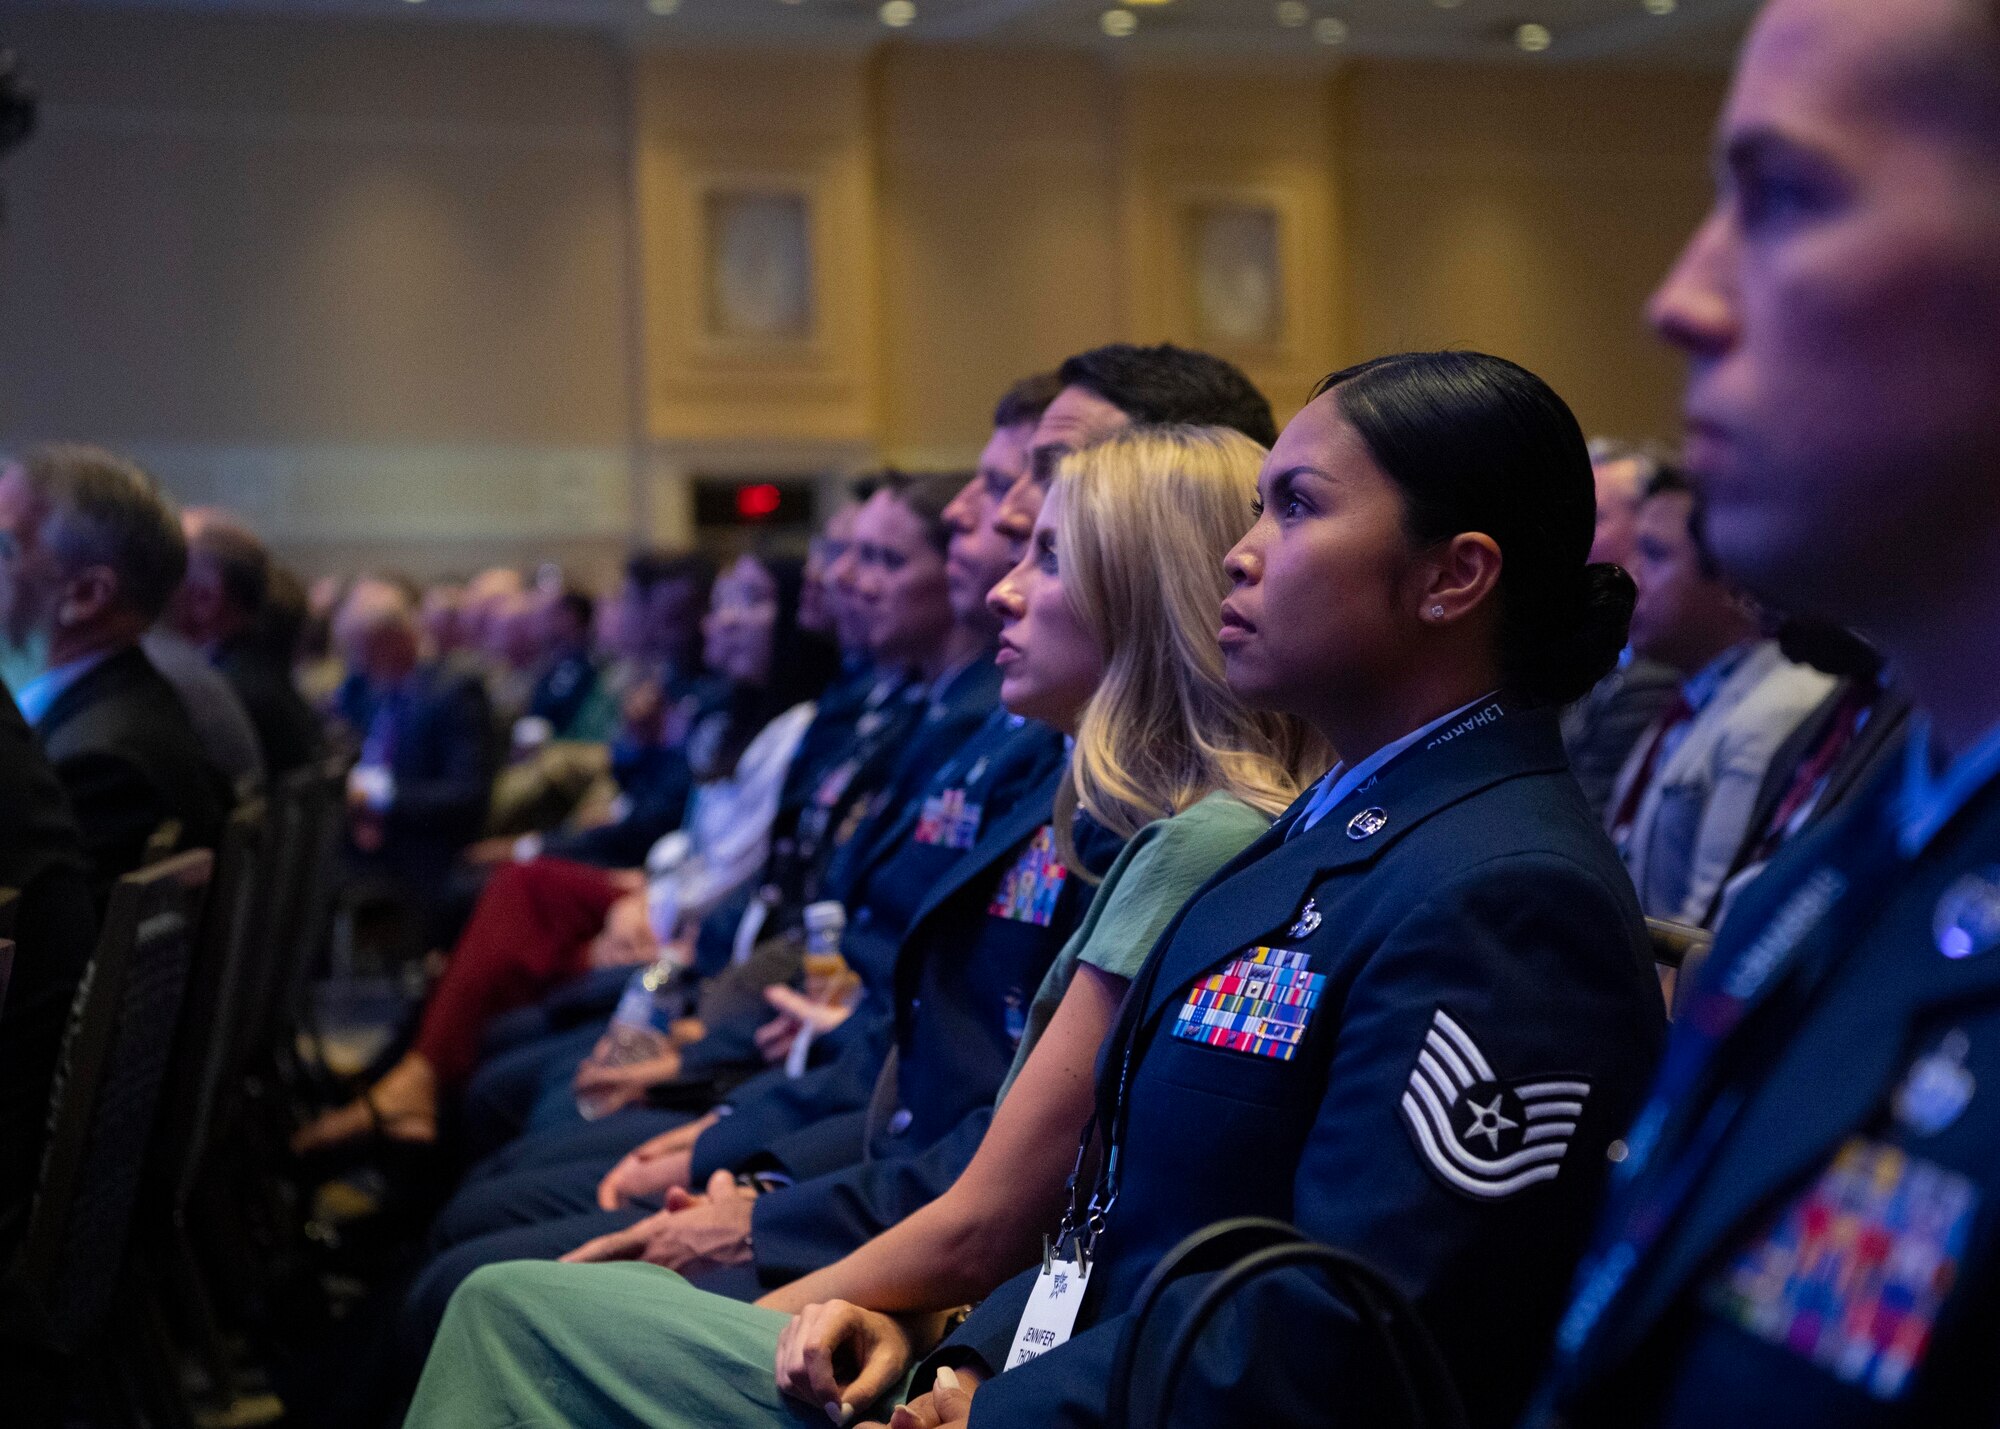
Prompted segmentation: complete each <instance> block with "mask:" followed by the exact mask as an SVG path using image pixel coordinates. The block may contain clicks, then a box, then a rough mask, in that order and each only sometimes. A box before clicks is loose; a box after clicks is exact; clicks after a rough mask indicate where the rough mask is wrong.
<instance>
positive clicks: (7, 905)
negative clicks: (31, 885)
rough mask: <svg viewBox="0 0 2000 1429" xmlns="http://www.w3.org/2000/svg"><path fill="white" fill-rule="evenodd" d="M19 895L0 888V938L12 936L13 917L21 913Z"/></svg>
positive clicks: (13, 891)
mask: <svg viewBox="0 0 2000 1429" xmlns="http://www.w3.org/2000/svg"><path fill="white" fill-rule="evenodd" d="M20 905H21V895H20V893H19V891H18V890H16V889H12V888H0V938H11V937H13V936H14V917H15V915H16V914H17V913H19V912H20V911H21V906H20Z"/></svg>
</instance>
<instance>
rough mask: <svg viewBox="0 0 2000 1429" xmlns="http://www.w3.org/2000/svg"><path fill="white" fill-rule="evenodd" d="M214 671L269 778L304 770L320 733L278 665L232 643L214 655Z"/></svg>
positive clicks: (244, 644)
mask: <svg viewBox="0 0 2000 1429" xmlns="http://www.w3.org/2000/svg"><path fill="white" fill-rule="evenodd" d="M215 668H216V669H217V670H219V671H221V673H222V678H223V679H225V680H227V681H229V684H230V687H231V688H232V689H234V690H235V691H236V697H237V698H238V699H239V700H241V701H242V702H243V709H244V711H245V713H247V714H248V715H249V716H250V725H251V728H253V729H255V730H256V732H257V744H258V746H259V748H261V749H262V750H263V752H264V769H265V772H266V773H267V774H269V775H270V777H271V778H273V779H275V778H277V777H278V776H279V775H281V774H289V773H291V772H292V770H294V769H303V768H304V767H305V766H306V765H308V764H310V763H312V762H313V761H314V760H315V759H318V758H319V757H320V754H321V752H322V750H323V746H324V744H325V732H324V730H323V729H322V728H321V727H320V721H319V716H318V715H316V714H314V713H313V710H312V706H311V705H308V704H307V703H306V702H305V698H304V696H302V695H300V694H299V689H298V686H297V685H295V684H294V683H293V682H292V672H291V671H290V670H288V669H286V668H285V665H284V662H283V661H281V660H275V659H272V658H271V657H270V656H269V655H266V654H265V653H264V652H263V651H261V650H259V649H258V648H257V646H256V645H255V643H253V642H252V641H249V640H244V639H237V640H229V641H225V642H223V644H222V645H221V646H220V647H219V648H218V649H217V650H216V652H215Z"/></svg>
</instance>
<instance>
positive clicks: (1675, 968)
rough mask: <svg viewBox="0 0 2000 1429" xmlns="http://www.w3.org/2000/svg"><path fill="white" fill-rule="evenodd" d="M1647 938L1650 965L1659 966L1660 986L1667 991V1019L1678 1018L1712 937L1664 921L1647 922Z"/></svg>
mask: <svg viewBox="0 0 2000 1429" xmlns="http://www.w3.org/2000/svg"><path fill="white" fill-rule="evenodd" d="M1646 937H1647V939H1648V940H1649V941H1651V943H1652V945H1653V961H1654V962H1656V963H1658V964H1659V965H1660V969H1661V972H1660V982H1661V984H1662V985H1663V986H1664V987H1666V988H1667V990H1668V992H1667V1016H1668V1017H1669V1018H1678V1017H1679V1016H1680V1015H1681V1008H1682V1007H1683V1006H1685V1005H1686V1003H1687V998H1688V989H1689V988H1691V987H1693V986H1694V980H1695V974H1696V973H1697V972H1699V971H1700V970H1701V965H1702V963H1703V961H1704V960H1706V959H1707V957H1708V950H1709V949H1710V948H1712V947H1714V946H1715V934H1713V933H1711V932H1709V931H1708V929H1706V928H1703V927H1700V926H1698V925H1697V924H1694V923H1673V922H1669V921H1668V920H1667V919H1665V918H1648V919H1647V920H1646Z"/></svg>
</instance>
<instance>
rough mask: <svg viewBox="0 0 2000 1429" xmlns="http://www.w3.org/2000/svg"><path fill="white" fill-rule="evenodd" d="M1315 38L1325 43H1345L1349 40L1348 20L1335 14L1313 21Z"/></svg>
mask: <svg viewBox="0 0 2000 1429" xmlns="http://www.w3.org/2000/svg"><path fill="white" fill-rule="evenodd" d="M1313 38H1314V39H1315V40H1318V41H1319V42H1320V43H1321V44H1323V45H1338V44H1343V43H1345V42H1346V40H1347V21H1345V20H1342V19H1340V18H1338V17H1337V16H1334V15H1327V16H1324V17H1322V18H1320V19H1318V20H1315V21H1313Z"/></svg>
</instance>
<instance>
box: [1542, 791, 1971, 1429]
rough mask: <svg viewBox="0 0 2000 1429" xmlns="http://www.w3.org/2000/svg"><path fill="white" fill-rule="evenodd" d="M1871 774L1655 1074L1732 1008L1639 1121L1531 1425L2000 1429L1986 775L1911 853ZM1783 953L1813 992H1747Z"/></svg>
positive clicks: (1783, 859)
mask: <svg viewBox="0 0 2000 1429" xmlns="http://www.w3.org/2000/svg"><path fill="white" fill-rule="evenodd" d="M1885 764H1886V765H1887V767H1886V768H1884V769H1882V770H1881V771H1879V772H1878V774H1877V776H1876V777H1875V779H1873V780H1872V781H1871V783H1870V785H1869V786H1868V788H1867V789H1865V790H1864V791H1863V793H1861V794H1860V795H1858V796H1857V797H1856V798H1855V799H1854V800H1853V801H1852V802H1851V803H1850V804H1849V805H1848V806H1847V807H1846V808H1844V809H1843V810H1842V811H1841V812H1840V814H1839V815H1837V816H1836V817H1835V818H1834V819H1832V820H1831V821H1829V823H1828V824H1827V825H1826V826H1825V827H1824V828H1822V829H1819V830H1817V831H1815V832H1814V833H1812V834H1809V835H1808V836H1806V837H1805V838H1803V839H1801V840H1799V841H1798V842H1797V843H1796V844H1794V845H1793V846H1792V847H1791V848H1789V849H1787V850H1786V851H1785V852H1783V853H1781V854H1780V855H1779V856H1778V858H1777V859H1776V860H1774V861H1773V862H1772V864H1771V867H1770V869H1769V870H1768V871H1767V872H1766V874H1765V875H1764V877H1763V878H1762V879H1760V880H1758V882H1756V883H1755V884H1753V885H1752V886H1751V887H1750V888H1749V889H1747V890H1746V891H1745V892H1744V893H1743V894H1742V895H1741V896H1740V897H1739V899H1738V901H1737V904H1736V907H1735V908H1734V909H1733V910H1732V911H1731V913H1730V916H1729V920H1728V922H1727V924H1726V925H1725V926H1724V928H1723V930H1722V932H1721V935H1720V936H1719V937H1718V939H1717V941H1716V947H1715V951H1714V953H1713V954H1712V955H1711V956H1710V958H1709V959H1708V961H1707V962H1706V963H1705V964H1704V965H1703V968H1702V971H1701V973H1700V975H1699V978H1698V980H1697V983H1696V987H1695V989H1694V994H1693V998H1692V1000H1691V1002H1690V1005H1689V1013H1688V1015H1687V1017H1686V1018H1684V1019H1683V1025H1682V1026H1680V1027H1677V1028H1676V1031H1675V1046H1674V1048H1673V1050H1672V1051H1671V1052H1670V1054H1669V1055H1670V1058H1672V1057H1678V1056H1679V1055H1680V1054H1682V1053H1683V1052H1684V1051H1685V1049H1686V1046H1687V1045H1688V1036H1689V1033H1690V1032H1691V1031H1692V1030H1693V1027H1694V1019H1695V1018H1696V1016H1697V1015H1698V1014H1699V1012H1700V1010H1701V1004H1702V1003H1703V1002H1704V1001H1706V1000H1708V999H1711V998H1715V997H1719V996H1730V995H1734V994H1739V993H1740V994H1745V995H1747V997H1748V1000H1749V1008H1748V1011H1747V1012H1746V1013H1745V1014H1744V1016H1743V1020H1742V1021H1741V1022H1740V1023H1739V1024H1738V1025H1737V1027H1736V1030H1735V1031H1734V1032H1733V1033H1732V1034H1731V1035H1729V1036H1726V1037H1725V1038H1723V1039H1722V1041H1721V1042H1720V1044H1719V1045H1718V1046H1717V1047H1716V1049H1715V1051H1714V1053H1713V1056H1712V1061H1711V1063H1710V1065H1711V1066H1712V1067H1713V1069H1714V1070H1713V1072H1712V1075H1711V1076H1710V1077H1709V1078H1707V1079H1704V1080H1703V1081H1701V1082H1697V1083H1696V1084H1695V1089H1694V1091H1693V1092H1692V1094H1691V1095H1688V1096H1686V1097H1684V1098H1681V1099H1679V1100H1678V1101H1676V1102H1675V1104H1674V1105H1673V1107H1672V1109H1671V1110H1670V1111H1669V1112H1668V1113H1667V1114H1666V1115H1665V1117H1664V1118H1663V1120H1662V1124H1661V1126H1662V1129H1661V1132H1660V1134H1659V1136H1658V1138H1657V1140H1656V1141H1655V1142H1654V1145H1653V1148H1652V1149H1651V1151H1650V1153H1648V1152H1647V1151H1646V1150H1645V1144H1644V1138H1643V1137H1642V1135H1641V1131H1642V1129H1643V1127H1644V1125H1645V1122H1646V1120H1647V1118H1650V1117H1651V1116H1653V1115H1654V1113H1655V1107H1654V1106H1653V1105H1650V1104H1649V1106H1648V1110H1647V1114H1646V1117H1644V1118H1642V1119H1641V1122H1640V1125H1639V1127H1638V1128H1635V1130H1634V1133H1633V1136H1632V1138H1631V1139H1632V1143H1633V1147H1632V1154H1631V1156H1630V1158H1629V1159H1628V1161H1627V1163H1626V1167H1627V1168H1629V1174H1627V1175H1623V1176H1621V1177H1620V1178H1619V1184H1618V1185H1617V1186H1616V1187H1615V1188H1614V1195H1613V1197H1612V1200H1611V1203H1610V1205H1609V1206H1608V1208H1607V1212H1606V1216H1605V1234H1604V1236H1603V1237H1602V1239H1601V1240H1600V1243H1599V1245H1598V1247H1597V1249H1596V1250H1594V1252H1593V1255H1592V1257H1591V1260H1590V1262H1588V1263H1587V1264H1586V1267H1585V1270H1584V1272H1583V1274H1582V1275H1580V1276H1579V1279H1578V1284H1579V1286H1580V1287H1581V1288H1582V1291H1583V1293H1582V1294H1580V1295H1579V1297H1578V1302H1577V1304H1576V1305H1573V1307H1572V1309H1571V1312H1570V1314H1569V1316H1567V1317H1566V1318H1565V1321H1564V1335H1563V1338H1562V1342H1561V1346H1560V1350H1559V1357H1558V1366H1557V1370H1556V1373H1555V1375H1554V1377H1553V1381H1552V1384H1551V1387H1550V1393H1549V1395H1548V1396H1547V1397H1546V1402H1544V1403H1542V1404H1541V1405H1540V1406H1539V1407H1538V1411H1537V1413H1536V1414H1535V1416H1534V1418H1535V1419H1536V1421H1537V1422H1540V1423H1564V1424H1575V1425H1614V1424H1615V1425H1618V1426H1621V1429H1623V1426H1627V1425H1631V1426H1643V1425H1652V1424H1677V1425H1678V1424H1695V1423H1699V1424H1700V1425H1702V1426H1703V1429H1730V1426H1737V1425H1754V1426H1756V1429H1786V1426H1792V1425H1800V1426H1803V1425H1813V1426H1825V1429H1847V1426H1853V1425H1870V1426H1873V1425H1926V1426H1928V1425H1944V1424H1972V1423H1979V1424H1992V1423H1994V1422H1995V1421H1996V1419H2000V1374H1996V1372H1995V1369H1994V1363H1993V1355H1994V1347H1995V1345H1996V1344H2000V1287H1996V1282H1995V1273H1996V1269H2000V1255H1997V1254H1996V1250H2000V1245H1997V1244H1996V1239H1995V1232H1996V1228H2000V781H1995V782H1989V783H1988V785H1987V786H1986V788H1985V789H1984V790H1983V791H1981V792H1980V793H1978V794H1975V795H1974V796H1973V797H1972V799H1971V800H1970V801H1969V802H1968V803H1967V804H1966V805H1965V807H1964V808H1962V809H1961V810H1959V812H1958V814H1957V816H1956V817H1954V818H1953V819H1952V820H1951V822H1950V823H1948V824H1947V825H1946V826H1945V827H1944V828H1943V829H1942V830H1941V831H1940V832H1939V833H1938V834H1937V835H1936V836H1935V837H1934V838H1933V839H1932V840H1931V842H1930V843H1929V845H1928V846H1927V847H1926V848H1925V849H1924V850H1923V851H1922V852H1921V853H1920V854H1919V855H1918V856H1917V857H1916V858H1915V859H1905V858H1903V857H1902V856H1901V855H1900V854H1899V853H1897V852H1895V851H1893V846H1892V844H1891V840H1892V839H1893V836H1894V818H1893V813H1892V807H1893V801H1894V798H1895V795H1896V793H1897V790H1898V787H1899V784H1900V778H1901V768H1902V761H1901V760H1900V759H1889V760H1887V761H1885ZM1884 850H1888V852H1887V854H1886V857H1885V854H1884ZM1841 885H1845V886H1844V887H1842V886H1841ZM1956 934H1963V935H1965V936H1964V941H1962V942H1960V943H1958V944H1955V945H1954V944H1953V943H1952V942H1951V939H1952V937H1953V936H1954V935H1956ZM1947 946H1953V947H1955V951H1956V953H1957V956H1951V957H1947V956H1944V955H1943V953H1942V951H1941V948H1943V947H1947ZM1786 948H1790V949H1791V951H1790V953H1789V955H1788V956H1787V955H1784V953H1783V950H1784V949H1786ZM1781 957H1782V959H1783V963H1784V965H1785V966H1789V967H1794V968H1799V969H1807V968H1811V967H1814V966H1815V965H1817V966H1821V967H1823V968H1824V969H1825V971H1824V972H1823V973H1822V974H1821V975H1820V977H1819V978H1818V979H1816V980H1813V985H1812V986H1811V987H1809V988H1808V990H1807V991H1806V992H1805V993H1804V994H1801V993H1800V992H1799V991H1798V990H1797V987H1798V984H1796V983H1792V982H1790V981H1789V980H1788V979H1787V978H1786V977H1785V976H1784V975H1783V974H1782V973H1777V974H1771V975H1768V976H1763V977H1762V980H1761V981H1760V980H1759V979H1760V974H1759V969H1760V968H1764V967H1769V966H1771V965H1773V964H1774V963H1777V962H1779V960H1780V958H1781ZM1753 984H1756V986H1755V988H1754V990H1751V989H1752V985H1753ZM1670 1065H1671V1063H1670ZM1663 1080H1664V1075H1663ZM1719 1104H1724V1105H1734V1106H1736V1107H1737V1108H1739V1109H1738V1110H1737V1111H1736V1113H1735V1115H1734V1118H1733V1120H1731V1122H1730V1123H1729V1126H1728V1130H1727V1131H1726V1133H1725V1134H1724V1135H1723V1136H1722V1137H1721V1139H1720V1141H1719V1142H1717V1143H1716V1144H1715V1146H1714V1149H1713V1151H1712V1152H1711V1153H1710V1154H1709V1155H1707V1156H1706V1157H1704V1158H1702V1160H1701V1165H1700V1174H1699V1175H1698V1177H1697V1178H1696V1179H1695V1180H1694V1181H1693V1183H1692V1185H1691V1188H1690V1190H1689V1191H1688V1192H1687V1193H1686V1194H1685V1196H1683V1197H1681V1198H1680V1201H1679V1205H1678V1207H1677V1208H1675V1209H1674V1211H1673V1213H1672V1214H1671V1215H1670V1216H1669V1218H1668V1219H1667V1220H1666V1221H1665V1229H1664V1231H1663V1232H1662V1233H1660V1234H1659V1235H1657V1236H1656V1237H1651V1238H1649V1243H1646V1244H1643V1245H1636V1247H1628V1246H1627V1242H1628V1240H1630V1235H1629V1232H1630V1230H1631V1228H1632V1227H1631V1217H1632V1212H1633V1210H1634V1209H1635V1208H1636V1207H1638V1206H1640V1205H1641V1204H1643V1203H1646V1202H1651V1201H1656V1200H1657V1199H1658V1197H1659V1192H1660V1188H1661V1187H1662V1185H1663V1178H1664V1177H1666V1176H1668V1175H1669V1174H1671V1173H1672V1172H1673V1171H1674V1170H1675V1168H1676V1167H1679V1166H1684V1165H1687V1164H1690V1163H1691V1162H1693V1161H1694V1160H1695V1155H1694V1154H1692V1153H1690V1150H1689V1147H1690V1146H1691V1145H1695V1144H1697V1133H1696V1132H1695V1131H1694V1130H1693V1129H1694V1128H1697V1127H1699V1126H1700V1125H1701V1124H1703V1123H1704V1122H1707V1121H1708V1119H1709V1118H1710V1117H1711V1116H1712V1115H1714V1114H1715V1112H1714V1109H1715V1108H1716V1107H1717V1106H1718V1105H1719ZM1621 1247H1626V1248H1624V1249H1621ZM1634 1248H1636V1255H1634V1254H1633V1250H1634ZM1628 1256H1630V1257H1632V1259H1633V1260H1634V1263H1633V1266H1632V1268H1631V1270H1630V1271H1629V1273H1626V1274H1624V1275H1622V1276H1619V1277H1617V1283H1616V1284H1613V1283H1612V1280H1611V1279H1610V1278H1608V1277H1607V1276H1606V1274H1605V1268H1606V1265H1607V1264H1611V1265H1613V1266H1614V1268H1615V1265H1616V1263H1617V1260H1618V1259H1623V1258H1626V1257H1628ZM1586 1297H1587V1298H1586Z"/></svg>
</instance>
